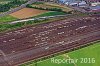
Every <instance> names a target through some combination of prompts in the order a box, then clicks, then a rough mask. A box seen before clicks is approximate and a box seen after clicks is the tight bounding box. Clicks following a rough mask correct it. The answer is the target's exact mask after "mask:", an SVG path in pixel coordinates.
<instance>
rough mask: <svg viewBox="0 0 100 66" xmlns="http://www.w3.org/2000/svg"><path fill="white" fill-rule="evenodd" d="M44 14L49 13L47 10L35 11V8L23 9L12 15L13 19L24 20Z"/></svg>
mask: <svg viewBox="0 0 100 66" xmlns="http://www.w3.org/2000/svg"><path fill="white" fill-rule="evenodd" d="M44 12H47V11H45V10H38V9H33V8H23V9H21V10H19V11H17V12H14V13H12V14H10V15H11V16H13V17H16V18H18V19H23V18H29V17H32V16H36V15H39V14H42V13H44Z"/></svg>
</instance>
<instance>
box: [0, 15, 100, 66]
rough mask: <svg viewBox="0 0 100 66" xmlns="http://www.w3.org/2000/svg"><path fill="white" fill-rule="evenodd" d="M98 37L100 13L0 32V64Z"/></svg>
mask: <svg viewBox="0 0 100 66" xmlns="http://www.w3.org/2000/svg"><path fill="white" fill-rule="evenodd" d="M95 40H100V17H98V16H91V17H84V18H83V17H82V18H77V19H74V18H71V19H65V20H61V21H56V22H51V23H46V24H41V25H37V26H30V27H26V28H22V29H18V30H15V31H10V32H6V33H3V34H0V64H1V65H0V66H9V65H10V66H13V65H16V64H20V63H23V62H26V61H28V60H31V59H37V58H40V57H44V56H47V55H50V54H54V53H57V52H60V51H64V50H66V51H69V50H72V49H74V48H77V47H80V46H85V45H86V43H88V42H91V41H95Z"/></svg>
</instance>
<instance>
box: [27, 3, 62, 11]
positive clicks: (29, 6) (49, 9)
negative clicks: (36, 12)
mask: <svg viewBox="0 0 100 66" xmlns="http://www.w3.org/2000/svg"><path fill="white" fill-rule="evenodd" d="M27 7H28V8H35V9H40V10H48V11H62V9H60V8H42V7H37V6H32V5H30V4H28V5H27Z"/></svg>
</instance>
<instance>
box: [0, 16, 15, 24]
mask: <svg viewBox="0 0 100 66" xmlns="http://www.w3.org/2000/svg"><path fill="white" fill-rule="evenodd" d="M16 19H17V18H14V17H12V16H10V15H7V16H3V17H0V24H1V23H4V22H10V21H14V20H16Z"/></svg>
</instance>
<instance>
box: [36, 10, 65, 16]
mask: <svg viewBox="0 0 100 66" xmlns="http://www.w3.org/2000/svg"><path fill="white" fill-rule="evenodd" d="M65 14H66V13H64V12H56V11H49V12H46V13H43V14H40V15H37V16H35V17H45V16H55V15H65Z"/></svg>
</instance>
